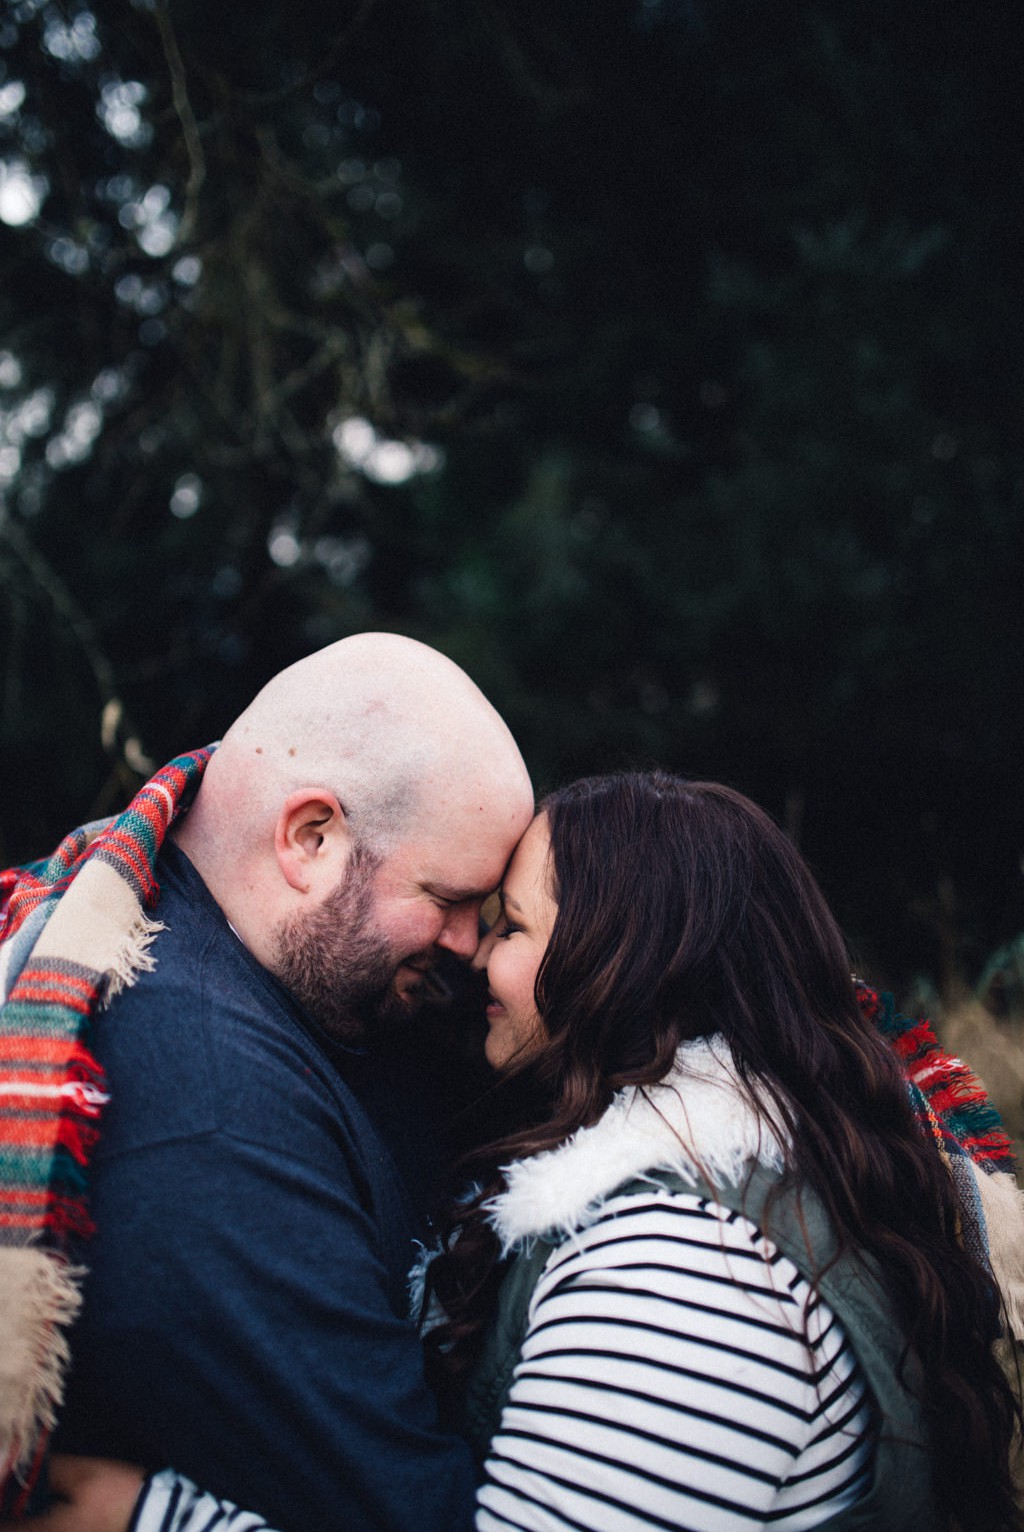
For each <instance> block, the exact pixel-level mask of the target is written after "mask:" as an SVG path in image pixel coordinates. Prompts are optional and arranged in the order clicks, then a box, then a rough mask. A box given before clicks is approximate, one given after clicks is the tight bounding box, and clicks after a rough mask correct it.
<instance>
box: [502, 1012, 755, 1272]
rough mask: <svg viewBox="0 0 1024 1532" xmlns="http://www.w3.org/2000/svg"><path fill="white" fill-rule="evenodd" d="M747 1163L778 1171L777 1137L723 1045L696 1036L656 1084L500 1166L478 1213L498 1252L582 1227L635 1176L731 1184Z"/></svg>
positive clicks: (628, 1093) (621, 1096)
mask: <svg viewBox="0 0 1024 1532" xmlns="http://www.w3.org/2000/svg"><path fill="white" fill-rule="evenodd" d="M752 1159H758V1160H760V1161H761V1162H762V1164H765V1165H768V1166H771V1167H773V1168H775V1169H781V1168H782V1160H783V1155H782V1150H781V1148H780V1146H779V1143H778V1140H777V1138H776V1137H775V1136H774V1134H773V1133H772V1132H771V1130H770V1129H769V1127H768V1126H767V1124H766V1123H765V1121H764V1120H763V1118H762V1117H761V1116H760V1115H759V1114H758V1113H757V1112H756V1111H755V1110H754V1109H753V1107H752V1106H751V1104H750V1102H749V1101H748V1100H747V1099H746V1097H745V1096H744V1095H743V1094H742V1092H741V1091H740V1089H739V1085H738V1081H737V1075H736V1069H735V1065H734V1064H733V1061H732V1055H731V1053H730V1051H729V1046H728V1044H727V1043H726V1041H725V1039H724V1038H722V1037H714V1038H700V1039H698V1040H697V1041H695V1042H690V1043H684V1044H683V1046H682V1047H681V1048H680V1049H679V1052H678V1054H677V1055H676V1062H675V1065H674V1066H673V1068H672V1071H671V1073H670V1074H668V1075H666V1077H665V1079H664V1080H661V1081H659V1083H658V1084H657V1085H653V1086H647V1087H646V1088H643V1089H641V1088H640V1087H638V1086H630V1087H629V1088H627V1089H626V1090H622V1091H619V1093H618V1095H616V1097H615V1099H614V1100H613V1101H612V1104H611V1106H610V1107H609V1108H608V1110H607V1112H605V1114H604V1116H603V1117H601V1118H600V1119H599V1120H598V1121H597V1122H595V1123H594V1124H593V1125H592V1126H591V1127H589V1128H580V1129H579V1131H578V1132H576V1133H574V1134H573V1136H572V1138H569V1139H566V1141H565V1143H564V1144H559V1145H558V1147H557V1148H556V1149H549V1150H546V1151H545V1152H544V1153H543V1154H537V1155H534V1156H532V1157H531V1158H530V1159H526V1160H517V1161H516V1162H515V1163H514V1164H512V1165H510V1166H508V1167H506V1170H505V1179H506V1189H505V1191H503V1192H502V1193H500V1195H499V1196H497V1197H494V1198H493V1199H492V1200H491V1202H490V1203H489V1204H488V1209H489V1212H488V1216H489V1218H490V1220H491V1223H492V1225H493V1226H494V1229H495V1231H496V1233H497V1234H498V1236H499V1237H500V1239H501V1243H502V1249H503V1253H507V1252H508V1251H509V1250H510V1249H511V1248H512V1247H513V1246H514V1245H518V1244H520V1243H521V1242H522V1241H524V1240H528V1239H530V1238H532V1237H533V1236H536V1235H540V1234H560V1235H562V1236H566V1237H567V1236H568V1235H570V1234H571V1233H572V1232H573V1231H574V1230H576V1229H584V1228H586V1227H587V1225H588V1224H590V1223H593V1221H594V1219H595V1218H597V1217H598V1215H599V1213H600V1210H601V1204H602V1202H603V1201H604V1199H605V1198H606V1197H607V1196H608V1195H609V1193H611V1192H613V1191H614V1190H615V1188H616V1187H617V1186H621V1185H622V1183H623V1182H624V1181H628V1180H631V1179H632V1178H633V1177H635V1176H640V1175H643V1173H644V1172H645V1171H649V1170H671V1171H674V1172H675V1173H676V1174H677V1175H679V1176H681V1177H682V1179H683V1180H684V1181H689V1182H691V1183H693V1184H696V1182H697V1179H698V1176H699V1175H700V1173H701V1172H703V1174H704V1175H705V1176H706V1177H707V1178H708V1179H710V1180H711V1181H727V1182H729V1183H730V1184H732V1185H736V1184H737V1183H738V1181H739V1179H740V1175H741V1173H742V1168H743V1165H744V1163H745V1162H746V1161H748V1160H752Z"/></svg>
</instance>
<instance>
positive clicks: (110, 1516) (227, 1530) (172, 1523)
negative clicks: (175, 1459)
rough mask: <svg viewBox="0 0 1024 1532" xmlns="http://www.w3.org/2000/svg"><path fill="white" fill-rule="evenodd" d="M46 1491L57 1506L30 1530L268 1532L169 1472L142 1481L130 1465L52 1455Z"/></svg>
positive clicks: (258, 1519)
mask: <svg viewBox="0 0 1024 1532" xmlns="http://www.w3.org/2000/svg"><path fill="white" fill-rule="evenodd" d="M50 1485H51V1487H52V1489H53V1490H54V1491H55V1492H56V1493H57V1494H58V1495H60V1496H61V1500H60V1502H59V1503H58V1504H56V1505H54V1506H52V1507H51V1508H50V1510H48V1511H46V1512H44V1513H43V1515H42V1516H38V1517H35V1518H33V1520H32V1522H31V1523H30V1524H29V1525H31V1526H38V1527H39V1528H40V1532H44V1529H45V1532H271V1528H270V1527H269V1526H268V1524H267V1522H265V1521H264V1519H263V1517H262V1516H258V1515H256V1513H255V1512H254V1511H240V1510H239V1509H238V1508H237V1507H236V1506H233V1505H231V1504H229V1502H228V1501H226V1500H217V1499H216V1498H215V1497H214V1496H213V1495H208V1494H206V1493H204V1491H202V1490H200V1489H197V1488H196V1486H195V1485H194V1484H193V1483H192V1482H191V1480H189V1479H186V1478H184V1477H183V1476H182V1475H181V1474H178V1473H175V1471H174V1470H173V1469H170V1468H167V1469H164V1470H163V1471H162V1472H160V1473H157V1474H150V1475H149V1476H148V1477H147V1476H146V1473H145V1470H144V1469H142V1468H138V1467H136V1466H135V1465H134V1464H133V1463H117V1462H114V1461H113V1460H112V1459H110V1458H86V1457H77V1456H72V1455H71V1454H65V1453H55V1454H54V1455H53V1458H52V1459H51V1462H50Z"/></svg>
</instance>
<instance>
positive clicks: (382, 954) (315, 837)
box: [177, 633, 533, 1036]
mask: <svg viewBox="0 0 1024 1532" xmlns="http://www.w3.org/2000/svg"><path fill="white" fill-rule="evenodd" d="M532 808H533V795H532V790H531V788H530V782H529V777H528V775H527V772H526V767H525V766H524V764H523V761H522V757H521V756H520V754H519V751H518V749H517V747H516V745H515V741H514V740H513V739H512V736H511V734H510V733H509V731H508V729H507V727H506V726H505V724H504V723H503V722H502V720H501V718H500V717H499V716H498V714H497V713H496V712H495V710H494V709H493V708H492V707H491V705H490V703H489V702H488V701H487V699H486V698H485V697H484V696H483V695H482V693H481V692H480V691H479V690H478V689H477V687H476V686H474V684H473V682H472V681H470V679H469V677H468V676H467V675H465V673H464V672H463V671H461V670H460V669H459V668H458V666H456V665H454V664H453V663H452V662H451V661H450V660H448V659H446V658H445V657H444V656H443V655H441V654H438V653H437V652H436V651H435V650H433V649H429V648H427V647H426V646H425V645H423V644H419V643H416V642H414V641H413V640H412V639H406V638H400V637H398V636H396V635H394V634H388V633H363V634H358V635H356V636H355V637H352V638H347V639H342V640H341V642H339V643H336V644H332V645H330V646H329V647H328V648H326V649H322V650H320V651H319V652H318V653H317V654H313V655H310V656H309V657H308V658H307V659H304V660H300V661H299V662H298V664H296V665H292V666H291V667H290V668H289V669H287V670H284V671H282V672H281V673H280V674H279V675H277V676H275V677H274V679H273V680H272V681H270V682H269V683H268V684H267V686H265V687H264V689H263V690H262V691H261V692H260V693H259V695H258V696H257V697H256V698H255V700H254V701H253V702H252V703H251V704H250V706H249V707H248V708H247V709H246V711H245V712H244V713H243V714H242V715H241V717H240V718H239V719H238V720H237V721H236V722H235V723H234V724H233V725H232V727H231V728H230V729H229V730H228V732H227V734H226V735H225V737H224V740H223V742H222V744H221V746H220V748H219V749H218V751H217V753H216V754H215V755H214V757H213V759H212V760H211V762H210V765H209V766H208V768H207V771H206V776H205V778H204V780H203V784H202V787H201V789H200V792H199V794H198V797H197V798H196V802H195V804H194V806H193V808H192V810H191V811H190V813H189V814H188V816H187V817H186V818H185V820H184V821H183V823H182V826H181V829H180V831H179V832H178V835H177V839H178V841H179V844H180V845H181V846H182V849H183V850H184V851H185V852H186V853H187V854H188V856H189V857H190V858H191V860H192V861H193V862H194V864H195V865H196V867H197V869H198V871H199V872H200V874H201V875H202V877H203V878H204V880H205V881H206V883H207V886H208V887H209V888H210V891H211V893H212V894H213V896H214V898H215V899H216V900H217V902H218V903H219V904H220V906H221V908H222V909H223V911H224V913H225V915H226V916H227V918H228V919H229V920H230V921H231V923H232V925H233V926H234V927H235V929H236V930H237V931H238V933H239V935H240V936H241V938H242V940H243V941H244V942H245V943H246V945H247V946H248V947H249V948H250V950H251V951H252V952H253V954H254V955H255V956H256V957H257V958H258V959H259V960H260V962H262V963H263V964H264V965H265V966H266V967H267V968H269V969H270V970H271V972H272V973H275V974H276V975H277V976H278V977H279V978H281V979H282V981H283V982H284V983H286V984H287V985H288V987H289V988H290V989H291V990H292V991H293V992H294V993H295V994H296V995H297V996H298V997H299V999H300V1000H302V1001H303V1003H304V1004H305V1005H306V1006H307V1007H308V1008H309V1009H310V1010H311V1011H313V1013H314V1014H315V1015H316V1016H317V1017H318V1019H319V1020H321V1021H322V1022H323V1023H324V1025H327V1026H329V1027H331V1028H332V1030H335V1031H336V1032H339V1033H341V1034H342V1035H349V1036H354V1035H358V1033H359V1031H360V1029H361V1027H362V1026H363V1025H365V1022H366V1021H367V1020H368V1019H369V1018H370V1017H371V1016H372V1015H373V1014H377V1013H379V1012H380V1011H382V1010H383V1011H388V1010H394V1009H399V1010H400V1009H402V1008H405V1007H407V1006H408V1005H409V1004H410V1002H411V1000H412V997H413V996H414V994H415V992H416V990H417V988H418V986H419V985H420V984H421V983H422V974H423V971H424V970H425V969H426V968H429V967H430V966H432V964H433V962H434V959H435V957H436V955H437V949H438V948H447V949H449V950H450V951H452V952H455V953H458V954H459V955H461V956H465V957H468V956H470V955H471V954H472V952H473V951H474V948H475V945H476V937H477V921H478V916H479V908H480V901H481V899H482V898H483V897H484V896H485V895H486V894H487V893H488V892H489V890H490V889H492V888H494V887H495V886H496V884H497V883H498V881H499V880H500V878H501V874H502V871H503V869H504V865H505V862H506V861H507V859H508V856H509V854H510V853H511V851H512V848H513V846H514V845H515V843H516V841H517V839H518V837H519V835H520V834H521V833H522V831H523V829H524V828H525V826H526V825H527V824H528V823H529V820H530V817H531V813H532Z"/></svg>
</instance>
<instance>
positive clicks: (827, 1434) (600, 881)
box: [134, 773, 1021, 1532]
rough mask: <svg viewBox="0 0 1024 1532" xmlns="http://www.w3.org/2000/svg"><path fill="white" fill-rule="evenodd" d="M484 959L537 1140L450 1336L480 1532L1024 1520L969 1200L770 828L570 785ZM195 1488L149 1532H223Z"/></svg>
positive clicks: (495, 1150) (837, 943) (503, 1154)
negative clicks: (186, 1503) (476, 1455)
mask: <svg viewBox="0 0 1024 1532" xmlns="http://www.w3.org/2000/svg"><path fill="white" fill-rule="evenodd" d="M479 962H480V963H481V964H482V965H483V966H485V967H486V972H487V982H488V988H489V1001H488V1005H487V1018H488V1026H489V1032H488V1038H487V1044H486V1051H487V1056H488V1059H489V1060H490V1062H491V1064H492V1065H493V1066H494V1067H495V1068H496V1069H498V1070H500V1071H502V1072H503V1074H504V1085H503V1087H502V1089H503V1090H504V1092H505V1094H506V1095H507V1096H508V1097H509V1099H510V1101H513V1102H514V1104H515V1111H516V1114H517V1117H518V1121H517V1125H516V1128H515V1131H514V1132H512V1133H509V1134H507V1135H505V1136H504V1137H503V1138H502V1139H501V1140H500V1141H499V1142H498V1143H496V1144H493V1145H491V1146H490V1148H489V1149H488V1150H487V1151H484V1152H483V1153H482V1154H481V1155H480V1156H478V1162H477V1165H476V1173H477V1175H478V1177H479V1185H478V1187H477V1189H476V1191H475V1194H474V1195H473V1197H472V1199H471V1200H469V1201H467V1202H465V1203H463V1204H462V1205H461V1206H459V1207H458V1209H457V1210H456V1213H455V1215H454V1217H453V1220H452V1234H453V1235H454V1236H456V1237H454V1238H452V1239H450V1240H449V1241H448V1243H447V1246H446V1249H445V1250H444V1252H443V1253H442V1254H441V1255H439V1256H438V1257H437V1258H436V1259H435V1260H434V1262H433V1263H432V1265H431V1268H430V1272H429V1283H428V1286H429V1289H430V1293H431V1295H432V1296H431V1307H432V1310H434V1311H435V1316H434V1319H435V1322H434V1323H433V1325H432V1328H431V1329H430V1333H429V1335H428V1346H429V1349H430V1353H431V1356H432V1360H433V1365H434V1368H435V1371H436V1372H437V1374H438V1375H439V1377H441V1378H442V1379H443V1380H444V1381H445V1385H446V1391H447V1394H448V1397H449V1399H455V1398H458V1399H459V1400H460V1401H462V1400H464V1403H462V1404H460V1408H461V1409H462V1411H463V1414H464V1420H465V1426H466V1429H467V1431H468V1432H469V1433H470V1435H471V1437H472V1439H473V1440H474V1441H475V1442H476V1443H477V1444H478V1446H479V1448H480V1451H481V1455H482V1457H483V1459H484V1464H483V1483H482V1487H481V1490H480V1498H479V1509H478V1515H477V1525H478V1528H479V1529H480V1532H489V1529H491V1528H499V1527H501V1528H505V1527H517V1528H525V1529H532V1528H537V1529H542V1528H543V1529H547V1528H566V1529H568V1528H583V1529H592V1532H605V1529H607V1532H613V1529H614V1532H619V1529H621V1532H641V1529H651V1528H655V1527H658V1528H673V1529H675V1528H678V1529H682V1528H697V1529H712V1528H716V1529H717V1528H722V1529H739V1528H750V1527H762V1526H772V1527H775V1528H780V1529H783V1532H801V1529H804V1528H812V1527H821V1528H828V1529H829V1532H839V1529H843V1532H851V1529H859V1528H872V1529H889V1528H892V1529H897V1528H906V1529H910V1528H914V1529H915V1532H928V1529H932V1528H934V1529H950V1532H952V1529H954V1528H955V1529H957V1532H974V1529H977V1532H1003V1529H1010V1528H1015V1527H1019V1526H1020V1524H1021V1523H1020V1517H1019V1515H1018V1512H1017V1511H1016V1509H1015V1505H1014V1498H1013V1490H1012V1484H1011V1478H1010V1471H1009V1466H1008V1458H1009V1449H1010V1444H1011V1440H1012V1438H1013V1436H1014V1433H1015V1429H1016V1424H1017V1420H1018V1416H1019V1412H1018V1409H1017V1405H1016V1402H1015V1400H1014V1397H1013V1395H1012V1393H1011V1390H1010V1389H1009V1387H1008V1385H1007V1383H1006V1381H1005V1378H1004V1376H1003V1374H1002V1372H1001V1370H1000V1368H999V1366H998V1364H997V1362H996V1361H995V1359H994V1356H993V1350H992V1341H993V1339H994V1336H995V1334H996V1330H997V1323H998V1316H997V1311H996V1301H995V1297H994V1293H993V1288H992V1285H991V1281H990V1278H989V1275H988V1273H987V1271H986V1269H985V1267H984V1266H983V1265H982V1264H981V1262H980V1261H979V1260H978V1259H976V1258H975V1256H974V1255H972V1254H971V1253H970V1252H969V1250H968V1249H967V1248H966V1246H967V1245H968V1244H970V1236H971V1216H970V1215H971V1209H970V1207H969V1205H968V1204H966V1203H965V1202H964V1201H963V1200H962V1199H961V1198H958V1195H957V1192H956V1190H955V1188H954V1184H953V1180H952V1178H951V1176H950V1174H949V1172H948V1170H947V1168H946V1166H945V1165H944V1164H943V1161H942V1159H941V1158H940V1156H939V1155H938V1154H937V1153H936V1151H935V1148H934V1145H933V1143H932V1142H931V1141H930V1139H929V1138H928V1137H927V1136H926V1135H925V1134H923V1133H922V1132H921V1130H920V1127H919V1125H918V1123H917V1121H916V1119H915V1117H914V1114H913V1112H912V1110H911V1107H910V1104H909V1101H908V1095H907V1089H906V1081H905V1079H904V1077H903V1076H902V1074H901V1072H900V1069H899V1066H898V1065H897V1063H896V1061H895V1059H894V1057H893V1055H892V1053H891V1051H890V1050H889V1049H888V1047H887V1046H886V1045H885V1043H884V1042H882V1041H881V1039H880V1038H879V1037H878V1035H877V1033H876V1032H875V1030H874V1028H873V1027H872V1026H871V1025H870V1023H869V1022H867V1021H865V1019H864V1018H863V1017H862V1015H861V1013H860V1010H859V1009H858V1006H857V1003H856V999H855V995H854V990H853V986H852V982H851V980H850V977H849V965H848V960H847V957H846V953H845V949H844V946H843V942H842V939H841V936H840V934H839V932H838V929H837V927H836V926H835V923H834V921H833V920H832V918H831V916H830V914H829V912H828V910H827V907H826V905H825V903H824V900H823V899H822V896H821V894H820V892H819V890H818V888H817V886H816V884H815V883H814V880H813V879H812V877H811V875H810V873H809V871H808V870H807V868H806V866H805V865H804V864H803V862H802V861H801V859H800V858H799V856H798V855H797V853H796V852H795V851H794V849H793V848H792V846H791V845H790V844H789V842H788V841H787V840H786V838H785V836H783V835H782V833H781V832H780V831H779V830H778V828H777V827H776V826H775V825H774V824H773V823H772V821H771V820H770V819H769V818H768V817H767V816H766V815H765V814H763V813H762V812H761V811H760V810H759V809H757V808H756V807H755V806H754V805H753V804H751V803H750V802H749V801H748V800H746V799H744V798H742V797H741V796H740V795H738V794H737V793H734V792H732V791H731V790H729V789H728V788H724V787H720V786H717V785H714V784H705V783H686V782H684V781H681V780H680V779H677V778H673V777H670V776H667V775H664V774H660V773H654V774H645V775H640V774H636V775H626V776H621V777H611V778H596V779H591V780H588V781H584V782H580V783H577V784H575V785H573V786H571V787H569V788H567V789H565V790H563V791H561V792H558V793H556V794H554V795H553V796H552V797H550V798H549V799H548V800H546V802H545V804H544V805H543V806H542V810H541V812H540V814H539V816H538V818H537V819H536V820H535V821H534V824H533V825H532V826H531V827H530V829H529V830H528V831H527V833H526V835H525V836H524V838H523V840H522V841H521V843H520V845H519V847H518V849H517V851H516V853H515V856H514V857H513V860H512V862H511V864H510V866H509V869H508V872H507V875H506V879H505V883H504V886H503V890H502V911H501V918H500V919H499V921H498V922H497V924H496V925H495V927H494V928H493V930H492V931H491V933H490V935H489V936H488V937H487V938H486V940H485V942H484V943H483V946H482V948H481V953H480V958H479ZM180 1493H181V1484H180V1483H179V1482H178V1481H176V1480H175V1479H173V1477H171V1478H168V1477H162V1478H161V1479H159V1480H158V1481H157V1483H156V1484H155V1485H153V1484H151V1486H150V1488H149V1489H148V1490H147V1493H146V1495H145V1496H144V1497H143V1499H142V1501H141V1502H140V1505H139V1507H138V1510H137V1513H136V1514H137V1520H136V1522H135V1523H134V1525H135V1526H136V1527H137V1528H138V1529H139V1532H148V1529H149V1528H150V1527H158V1526H163V1527H165V1528H167V1532H171V1529H172V1528H173V1529H175V1532H192V1529H193V1528H198V1527H199V1526H203V1527H207V1526H216V1525H218V1523H217V1521H216V1520H211V1519H210V1518H211V1503H210V1502H208V1501H200V1502H199V1503H198V1508H197V1509H196V1510H195V1512H192V1511H186V1512H184V1513H181V1514H179V1515H178V1516H177V1517H175V1518H168V1519H167V1520H166V1521H165V1520H163V1519H162V1518H163V1516H164V1512H165V1510H166V1508H167V1505H168V1503H169V1500H170V1499H171V1498H172V1497H173V1496H174V1495H175V1494H180ZM215 1514H216V1513H215V1510H214V1515H215ZM227 1524H228V1523H227V1522H226V1521H225V1522H224V1525H227ZM231 1525H232V1526H235V1525H245V1526H252V1527H262V1526H263V1523H262V1522H260V1521H259V1519H258V1518H255V1519H253V1520H252V1521H251V1522H248V1521H247V1522H244V1523H234V1522H232V1523H231Z"/></svg>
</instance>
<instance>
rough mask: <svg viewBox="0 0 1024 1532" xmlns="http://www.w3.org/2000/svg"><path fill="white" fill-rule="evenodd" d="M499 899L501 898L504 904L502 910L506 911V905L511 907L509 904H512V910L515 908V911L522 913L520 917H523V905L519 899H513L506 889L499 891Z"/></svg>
mask: <svg viewBox="0 0 1024 1532" xmlns="http://www.w3.org/2000/svg"><path fill="white" fill-rule="evenodd" d="M498 897H499V898H500V900H501V904H502V908H503V909H504V907H505V906H506V905H509V904H510V905H511V906H512V908H513V909H514V910H518V911H519V913H520V915H521V914H522V913H523V907H522V905H521V904H520V903H519V901H518V899H513V898H512V895H511V894H509V893H507V892H506V891H505V889H503V888H502V889H500V890H499V891H498Z"/></svg>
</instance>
